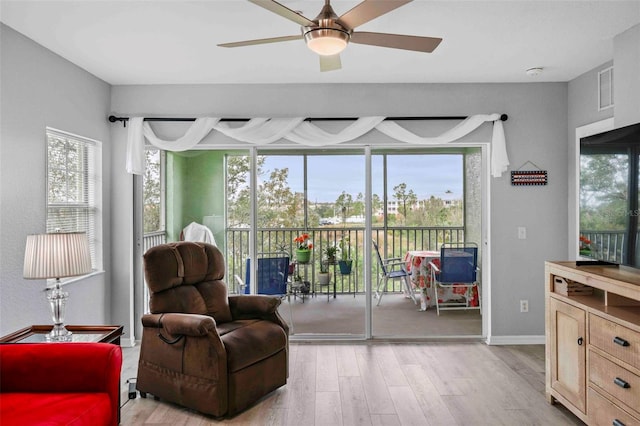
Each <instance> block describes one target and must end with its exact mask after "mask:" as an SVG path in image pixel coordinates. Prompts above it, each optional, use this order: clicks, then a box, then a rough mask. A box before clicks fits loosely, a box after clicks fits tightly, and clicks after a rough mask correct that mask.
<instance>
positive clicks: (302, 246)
mask: <svg viewBox="0 0 640 426" xmlns="http://www.w3.org/2000/svg"><path fill="white" fill-rule="evenodd" d="M293 241H295V242H296V243H297V244H298V250H311V249H312V248H313V243H312V242H311V240H310V239H309V234H306V233H305V234H302V235H299V236H297V237H296V238H295V239H294V240H293Z"/></svg>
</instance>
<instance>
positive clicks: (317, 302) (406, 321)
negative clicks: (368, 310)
mask: <svg viewBox="0 0 640 426" xmlns="http://www.w3.org/2000/svg"><path fill="white" fill-rule="evenodd" d="M372 303H373V313H372V318H373V335H374V337H380V338H437V337H464V338H479V337H480V336H481V335H482V316H481V315H480V313H479V311H478V310H467V311H444V312H442V311H441V312H440V316H438V315H437V314H436V308H435V307H430V308H429V309H428V310H427V311H426V312H420V311H418V306H416V305H415V304H414V303H413V301H412V300H410V299H407V298H405V297H404V296H403V295H402V294H397V293H393V294H385V295H384V296H383V298H382V302H381V303H380V306H376V305H375V304H376V303H377V299H373V300H372ZM279 309H280V314H281V315H282V318H283V319H285V320H286V321H287V322H288V323H289V326H290V332H291V335H292V337H294V338H304V337H305V336H309V337H313V336H318V335H337V336H340V337H350V336H357V335H364V327H365V326H364V321H365V316H364V312H365V296H364V295H360V294H359V295H356V296H355V297H354V296H353V294H342V295H338V296H337V297H336V298H335V299H334V298H333V297H330V298H329V301H327V295H326V293H324V294H316V296H315V297H311V296H307V297H305V300H304V302H302V300H301V298H300V297H296V298H294V297H290V299H289V301H287V299H284V301H283V302H282V304H281V306H280V308H279Z"/></svg>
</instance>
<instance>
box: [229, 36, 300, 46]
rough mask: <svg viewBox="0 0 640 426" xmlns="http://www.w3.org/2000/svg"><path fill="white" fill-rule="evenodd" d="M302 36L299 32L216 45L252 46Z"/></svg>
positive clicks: (295, 38)
mask: <svg viewBox="0 0 640 426" xmlns="http://www.w3.org/2000/svg"><path fill="white" fill-rule="evenodd" d="M303 38H304V36H303V35H302V34H300V35H294V36H283V37H271V38H260V39H256V40H245V41H235V42H232V43H222V44H219V45H218V46H220V47H242V46H253V45H256V44H267V43H279V42H281V41H291V40H300V39H303Z"/></svg>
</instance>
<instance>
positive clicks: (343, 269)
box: [338, 237, 353, 275]
mask: <svg viewBox="0 0 640 426" xmlns="http://www.w3.org/2000/svg"><path fill="white" fill-rule="evenodd" d="M338 246H339V247H340V261H339V262H338V266H339V267H340V273H341V274H342V275H349V274H350V273H351V265H352V264H353V260H352V259H351V258H350V257H349V251H350V249H351V248H350V246H349V237H342V238H341V239H340V243H339V244H338Z"/></svg>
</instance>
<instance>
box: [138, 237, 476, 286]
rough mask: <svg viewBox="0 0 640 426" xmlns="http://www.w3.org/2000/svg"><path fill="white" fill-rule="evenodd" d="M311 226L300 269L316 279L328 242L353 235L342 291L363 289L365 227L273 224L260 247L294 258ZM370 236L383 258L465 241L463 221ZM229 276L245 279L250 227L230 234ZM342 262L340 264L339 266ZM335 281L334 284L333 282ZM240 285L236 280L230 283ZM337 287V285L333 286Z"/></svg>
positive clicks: (155, 240) (339, 280)
mask: <svg viewBox="0 0 640 426" xmlns="http://www.w3.org/2000/svg"><path fill="white" fill-rule="evenodd" d="M303 232H306V233H308V234H309V236H310V239H311V241H312V242H313V244H314V247H313V250H312V256H311V260H310V262H309V264H308V265H306V266H304V267H299V268H298V270H297V271H296V273H299V274H300V276H301V277H302V278H303V280H305V281H309V282H310V283H311V285H312V287H311V288H312V290H313V288H314V287H313V283H314V281H315V277H316V276H317V273H318V272H320V261H321V258H322V257H321V255H322V253H323V252H324V249H325V248H326V247H327V246H328V245H335V246H338V245H339V243H340V241H341V240H342V239H343V238H347V239H348V257H349V258H350V259H352V260H353V269H352V272H351V274H349V275H341V274H340V273H339V272H337V273H336V292H337V293H344V294H346V293H362V292H364V280H363V273H362V272H363V271H362V268H363V266H364V244H365V231H364V229H363V228H362V227H353V228H348V227H319V228H311V229H307V230H302V229H299V228H273V229H259V230H258V239H257V252H258V253H275V252H286V253H288V254H289V255H290V256H291V260H292V262H293V261H294V260H295V249H296V246H295V242H294V239H295V238H296V237H297V236H298V235H300V234H302V233H303ZM164 235H165V234H164V232H156V233H151V234H145V236H144V250H145V251H146V250H148V249H149V248H150V247H153V246H154V245H157V244H161V243H164V242H165V236H164ZM371 238H372V239H373V240H375V241H376V242H377V244H378V246H379V247H380V254H381V256H382V257H383V258H390V257H403V256H404V255H405V253H406V252H407V251H409V250H439V249H440V246H441V245H442V243H455V242H462V241H464V228H463V227H403V226H393V227H388V228H376V227H374V228H373V229H372V235H371ZM225 256H226V260H227V274H226V276H227V281H228V282H229V283H232V282H233V277H234V276H235V275H238V276H240V277H241V278H242V279H243V280H244V279H245V274H246V259H247V258H248V257H249V229H248V228H229V229H227V239H226V253H225ZM371 266H372V271H371V276H372V279H373V282H374V285H375V284H376V283H377V279H378V277H379V274H380V265H379V263H378V262H377V261H375V257H374V258H373V259H372V262H371ZM334 267H336V268H337V266H334ZM401 286H402V284H401V283H400V281H399V280H390V281H389V287H388V288H389V291H394V292H399V291H402V287H401ZM332 287H333V286H332ZM229 288H230V290H231V291H232V292H233V291H235V290H234V288H235V286H229ZM332 290H333V288H332Z"/></svg>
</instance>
